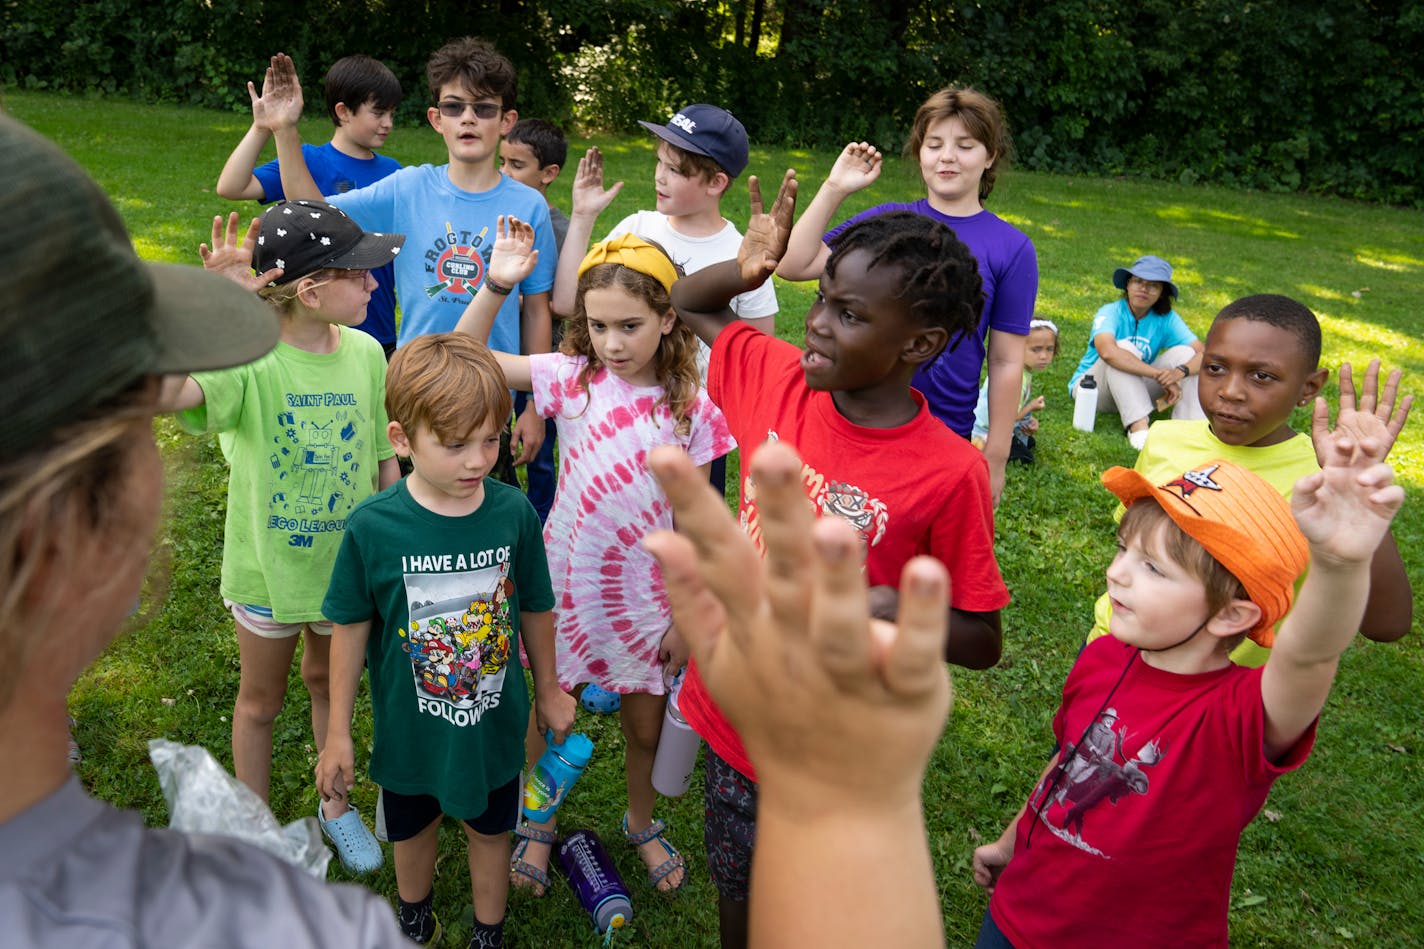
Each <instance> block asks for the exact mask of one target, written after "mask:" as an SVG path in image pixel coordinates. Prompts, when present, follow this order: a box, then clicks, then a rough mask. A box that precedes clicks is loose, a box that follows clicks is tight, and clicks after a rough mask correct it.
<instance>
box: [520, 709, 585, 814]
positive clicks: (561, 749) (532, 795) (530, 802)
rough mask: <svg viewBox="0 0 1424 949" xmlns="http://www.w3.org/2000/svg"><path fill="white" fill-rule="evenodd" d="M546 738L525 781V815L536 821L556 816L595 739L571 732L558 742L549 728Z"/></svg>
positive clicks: (582, 767) (577, 777) (581, 770)
mask: <svg viewBox="0 0 1424 949" xmlns="http://www.w3.org/2000/svg"><path fill="white" fill-rule="evenodd" d="M544 740H545V741H547V742H548V747H547V748H545V749H544V754H543V755H541V756H540V757H539V761H538V763H537V764H535V765H534V770H533V771H531V772H529V778H528V780H526V781H525V782H524V816H525V817H526V818H528V819H529V820H531V821H533V822H535V823H536V824H537V823H543V822H544V821H546V820H548V819H549V818H551V817H553V816H554V812H555V811H557V810H558V809H559V805H560V804H562V803H563V802H564V798H565V797H567V796H568V793H569V789H570V788H572V787H573V786H574V782H575V781H577V780H578V779H579V775H581V774H583V769H584V766H585V765H587V764H588V759H589V758H591V757H592V756H593V742H592V741H591V740H589V737H588V736H587V735H570V736H569V737H568V738H566V739H565V740H564V742H563V743H562V744H559V743H558V742H555V741H554V733H553V731H552V730H550V731H548V732H546V733H545V735H544Z"/></svg>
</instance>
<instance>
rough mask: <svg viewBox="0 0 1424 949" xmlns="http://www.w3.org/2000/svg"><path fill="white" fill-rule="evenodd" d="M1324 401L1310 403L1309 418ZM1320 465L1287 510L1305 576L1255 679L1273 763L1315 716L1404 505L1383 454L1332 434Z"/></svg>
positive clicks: (1376, 446) (1380, 448) (1374, 445)
mask: <svg viewBox="0 0 1424 949" xmlns="http://www.w3.org/2000/svg"><path fill="white" fill-rule="evenodd" d="M1324 401H1325V400H1324V399H1317V400H1316V412H1317V413H1319V412H1320V411H1322V409H1321V403H1323V402H1324ZM1317 450H1321V451H1323V454H1324V460H1325V464H1324V465H1323V466H1322V468H1321V470H1320V471H1317V472H1316V473H1315V474H1311V475H1307V476H1306V477H1304V478H1301V479H1300V480H1299V481H1297V482H1296V484H1295V492H1294V494H1292V496H1291V510H1292V512H1293V513H1294V514H1295V519H1296V523H1297V524H1298V525H1299V526H1300V530H1301V533H1303V534H1304V535H1305V538H1306V540H1308V541H1309V542H1310V572H1309V573H1307V574H1306V577H1305V584H1304V586H1302V587H1301V590H1300V596H1299V597H1297V598H1296V602H1295V606H1294V608H1293V609H1292V610H1291V611H1290V614H1289V615H1288V616H1287V617H1286V620H1285V623H1283V624H1282V626H1281V630H1280V632H1279V633H1278V634H1277V636H1276V641H1275V645H1274V647H1273V648H1272V649H1271V657H1270V659H1269V660H1267V662H1266V668H1265V670H1264V671H1263V672H1262V674H1261V702H1262V705H1263V707H1264V709H1265V716H1266V735H1265V753H1266V757H1267V758H1268V759H1269V760H1272V761H1275V760H1278V759H1279V758H1280V757H1281V756H1282V755H1283V754H1285V753H1286V752H1287V751H1289V750H1290V749H1291V747H1292V746H1294V745H1295V743H1296V742H1297V741H1299V740H1300V737H1301V735H1303V734H1304V733H1305V730H1306V729H1307V728H1309V727H1310V723H1311V722H1313V721H1314V720H1315V718H1316V717H1317V716H1318V715H1319V714H1320V710H1321V708H1323V707H1324V705H1325V699H1326V698H1327V697H1328V696H1329V694H1330V686H1331V684H1332V683H1333V682H1334V680H1335V671H1336V668H1337V667H1338V666H1339V662H1340V655H1341V654H1342V653H1343V652H1344V651H1345V649H1346V648H1347V647H1348V646H1349V645H1350V640H1351V639H1352V638H1354V635H1355V630H1356V629H1358V628H1359V625H1360V616H1361V614H1362V613H1363V612H1364V607H1365V598H1366V596H1368V594H1369V587H1370V559H1371V557H1372V556H1373V555H1374V552H1375V549H1376V548H1377V547H1379V544H1380V540H1381V539H1382V538H1383V537H1384V536H1385V534H1386V533H1387V532H1388V531H1389V523H1390V521H1391V520H1392V519H1393V518H1394V515H1395V512H1396V511H1398V510H1399V506H1400V505H1401V504H1402V503H1404V489H1403V488H1401V487H1400V486H1399V485H1396V484H1393V483H1392V481H1393V478H1394V472H1393V471H1392V470H1391V469H1390V467H1389V465H1387V464H1385V463H1384V462H1383V461H1382V459H1383V458H1384V453H1385V446H1384V445H1383V444H1382V443H1381V442H1380V441H1377V440H1373V439H1367V440H1364V441H1356V440H1355V439H1354V438H1352V437H1351V436H1349V435H1347V434H1345V433H1343V432H1339V431H1336V432H1333V433H1331V434H1329V435H1328V436H1326V437H1325V438H1324V439H1322V443H1319V444H1317Z"/></svg>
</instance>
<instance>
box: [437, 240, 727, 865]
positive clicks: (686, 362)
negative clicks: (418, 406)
mask: <svg viewBox="0 0 1424 949" xmlns="http://www.w3.org/2000/svg"><path fill="white" fill-rule="evenodd" d="M533 239H534V235H533V230H532V228H530V227H529V225H528V224H526V223H524V222H522V221H518V220H513V219H510V220H505V219H501V221H500V223H499V231H498V239H497V240H496V241H495V245H494V254H493V256H492V257H491V258H490V270H489V277H488V278H487V279H486V281H485V284H484V286H483V287H482V288H481V289H480V291H479V293H478V294H477V295H476V296H475V299H474V301H473V302H472V303H471V304H470V306H469V307H468V308H467V310H466V311H465V315H464V316H463V317H461V320H460V323H459V325H458V327H457V330H458V331H463V332H468V333H470V334H472V335H473V336H474V337H475V338H477V339H482V338H483V337H484V336H485V335H487V334H488V333H489V327H490V322H491V321H492V320H493V318H494V313H495V312H496V310H497V308H498V289H497V288H498V287H500V286H512V285H513V284H514V283H517V282H518V281H519V280H520V279H522V275H523V273H527V271H528V270H529V269H530V268H532V267H533V266H534V265H535V259H536V258H537V252H536V251H535V250H534V244H533ZM677 279H678V273H677V269H676V268H675V267H674V266H673V263H672V261H671V260H669V259H668V256H667V254H665V253H664V252H663V251H662V249H661V248H659V247H657V246H655V245H653V244H650V243H649V242H647V241H645V240H642V239H641V238H639V237H636V236H634V235H632V234H623V235H620V236H618V237H615V238H613V239H611V240H607V241H604V242H603V243H601V244H596V245H594V247H593V249H592V250H590V251H589V252H588V254H587V255H586V256H585V257H584V259H583V262H582V263H581V264H580V266H579V271H578V291H577V296H576V300H575V308H574V316H573V317H572V318H571V319H570V320H569V321H568V324H567V331H566V333H565V335H564V340H563V342H562V343H561V344H560V351H559V352H557V353H548V354H540V355H533V356H513V355H508V354H506V353H499V352H496V353H495V358H496V359H498V360H499V364H500V367H501V368H502V369H503V370H504V373H505V377H506V379H507V380H508V382H509V384H510V385H511V386H513V387H514V388H516V389H528V390H530V391H532V392H533V398H534V404H535V406H536V408H537V409H538V411H539V414H540V415H542V416H544V417H546V418H548V417H552V418H553V419H554V421H555V424H556V425H557V426H558V434H559V444H560V446H561V450H560V463H559V485H558V491H557V493H556V494H555V498H554V507H553V510H552V511H550V513H549V520H548V523H547V525H546V526H545V529H544V540H545V544H546V546H547V548H548V551H549V568H550V573H551V574H552V577H553V582H554V585H555V588H556V589H557V590H558V591H559V598H558V602H559V604H560V609H559V612H558V621H557V643H558V649H557V657H558V670H559V683H560V685H561V686H562V687H563V688H565V689H573V688H575V687H577V686H580V685H586V684H588V683H593V684H595V685H597V686H599V687H600V688H602V689H605V690H608V691H611V692H614V693H618V694H619V695H620V696H621V699H620V710H619V718H620V722H621V725H622V729H623V735H624V737H625V739H626V746H625V752H624V771H625V773H626V779H627V789H628V810H627V813H626V814H625V815H624V818H623V832H624V834H625V836H626V837H627V838H628V840H629V842H631V843H633V844H634V845H636V846H637V847H638V848H639V853H640V855H641V856H642V859H643V862H644V863H646V864H647V866H648V869H649V880H650V882H651V883H652V884H653V885H654V886H655V887H657V888H658V889H660V890H674V889H677V888H679V887H680V886H682V884H683V882H684V881H685V879H686V870H685V866H684V863H683V858H682V855H681V854H679V853H678V851H677V850H676V848H674V847H673V845H672V844H671V843H669V842H668V841H667V839H666V838H665V837H664V836H663V828H664V825H663V822H662V821H660V820H655V819H654V818H653V807H654V804H655V802H656V793H655V792H654V790H653V785H652V767H653V757H654V755H655V753H656V751H657V745H658V736H659V733H660V731H661V728H662V721H663V708H664V705H665V704H666V701H667V699H666V691H667V689H666V686H665V684H664V683H665V680H666V679H667V678H670V676H671V674H672V673H674V672H676V671H677V670H679V669H680V668H682V666H683V665H684V664H685V663H686V661H687V647H686V645H685V644H684V643H683V641H682V638H681V637H680V636H679V635H678V633H677V631H676V629H675V628H674V626H673V624H672V621H671V615H670V612H669V607H668V603H667V596H666V594H665V592H664V590H663V585H662V578H661V575H660V574H659V572H658V569H657V565H656V564H655V563H654V561H653V558H652V556H651V555H650V554H649V553H648V552H647V551H645V550H644V549H643V547H642V544H641V540H642V538H643V537H644V536H646V535H647V534H648V533H649V532H651V531H654V530H658V529H661V528H668V527H671V526H672V513H671V510H670V509H669V507H668V504H667V498H666V497H665V496H664V495H663V492H662V490H661V489H660V488H659V487H658V485H657V483H656V481H654V480H653V476H652V475H651V474H650V473H649V472H648V470H647V467H646V464H647V457H648V453H649V452H651V451H652V450H653V449H655V448H657V447H658V446H660V445H674V446H677V447H679V448H681V449H683V450H684V451H686V452H687V454H688V455H689V457H690V458H691V460H692V463H693V464H695V465H698V466H700V467H702V468H703V469H706V467H707V466H708V465H709V464H710V463H711V461H712V460H713V459H714V458H717V457H720V456H722V455H724V454H726V453H727V452H728V451H729V450H730V449H731V447H732V442H731V438H730V436H729V435H728V432H727V425H726V422H725V421H724V420H723V418H722V414H721V412H719V411H718V409H717V407H716V406H715V405H713V404H712V402H711V400H710V399H708V397H707V394H706V392H704V391H703V389H702V388H701V386H700V384H699V382H698V376H697V363H696V352H697V340H696V338H695V337H694V336H693V335H692V331H691V330H690V329H688V328H687V327H686V326H685V325H684V324H682V323H681V322H679V321H678V319H677V316H676V314H675V313H674V312H673V309H672V303H671V300H670V296H669V295H670V292H671V290H672V287H673V284H674V282H675V281H676V280H677ZM704 473H705V471H704ZM541 745H542V739H541V738H540V737H539V736H538V734H537V732H535V733H534V734H531V736H530V748H529V750H528V756H529V758H530V760H533V759H535V758H537V757H538V755H539V753H540V752H541V751H542V747H541ZM554 831H555V821H553V820H550V821H549V822H547V823H544V824H531V823H525V824H521V825H520V827H519V829H518V830H517V831H516V833H517V834H518V835H519V837H520V838H521V840H520V841H519V844H518V847H517V849H516V851H515V853H514V863H513V867H512V873H513V877H514V882H515V883H516V884H519V885H528V886H530V887H531V888H533V889H534V890H535V891H536V892H537V893H543V891H544V889H545V888H546V887H547V886H548V876H547V873H546V869H547V867H548V862H549V851H550V846H551V845H552V844H553V842H554Z"/></svg>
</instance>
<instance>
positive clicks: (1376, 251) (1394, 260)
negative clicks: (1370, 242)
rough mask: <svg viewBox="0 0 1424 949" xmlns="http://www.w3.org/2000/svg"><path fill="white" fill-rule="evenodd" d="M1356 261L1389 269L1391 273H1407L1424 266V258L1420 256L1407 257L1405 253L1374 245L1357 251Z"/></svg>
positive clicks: (1379, 268)
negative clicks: (1391, 251)
mask: <svg viewBox="0 0 1424 949" xmlns="http://www.w3.org/2000/svg"><path fill="white" fill-rule="evenodd" d="M1355 262H1356V263H1359V264H1364V265H1365V266H1366V267H1374V268H1376V269H1377V270H1388V271H1390V272H1391V273H1405V272H1407V271H1410V270H1418V269H1420V268H1421V267H1424V260H1420V259H1419V258H1418V257H1406V256H1405V255H1404V254H1398V253H1390V252H1389V251H1387V250H1383V249H1381V248H1378V247H1372V248H1370V249H1369V250H1368V251H1366V250H1363V249H1362V250H1359V251H1357V252H1356V253H1355Z"/></svg>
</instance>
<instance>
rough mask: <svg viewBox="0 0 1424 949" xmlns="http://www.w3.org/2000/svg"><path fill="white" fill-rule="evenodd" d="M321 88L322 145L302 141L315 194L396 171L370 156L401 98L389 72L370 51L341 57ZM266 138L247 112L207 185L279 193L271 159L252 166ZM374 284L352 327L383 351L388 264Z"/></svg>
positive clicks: (266, 197) (268, 195)
mask: <svg viewBox="0 0 1424 949" xmlns="http://www.w3.org/2000/svg"><path fill="white" fill-rule="evenodd" d="M324 86H325V91H326V111H327V114H328V115H330V116H331V123H332V125H334V126H335V127H336V128H335V131H333V132H332V135H331V141H329V142H327V143H326V144H325V145H303V146H302V155H303V157H304V158H305V159H306V163H307V167H308V168H309V169H310V170H311V174H312V180H314V181H315V182H316V186H317V188H319V189H320V190H321V194H322V195H323V196H327V195H333V194H344V193H345V192H347V191H351V190H352V189H354V188H364V187H365V186H366V185H369V184H372V183H374V182H377V181H380V180H381V179H382V178H384V177H386V176H387V175H390V174H393V173H395V172H397V171H399V170H400V162H398V161H396V160H395V159H394V158H390V157H388V156H386V155H378V154H376V151H377V150H378V149H380V148H382V147H383V146H384V145H385V144H386V136H388V135H389V134H390V133H391V127H392V120H393V116H394V114H395V109H396V106H398V105H400V101H401V99H402V97H403V93H402V92H401V85H400V80H399V79H397V78H396V76H395V73H393V72H391V71H390V69H388V68H387V67H386V66H385V64H384V63H381V62H380V61H378V60H375V59H372V58H371V57H370V56H362V55H355V56H343V57H342V58H341V59H338V60H337V61H336V62H334V63H332V65H331V69H329V70H327V73H326V81H325V83H324ZM247 91H248V93H249V94H250V95H251V96H252V97H253V99H254V103H253V104H254V105H256V101H255V100H256V99H257V98H258V96H257V90H256V87H255V86H253V84H252V83H250V82H249V83H248V84H247ZM271 137H272V132H271V130H270V129H268V128H267V127H266V126H264V125H261V124H259V123H258V122H257V121H256V120H255V118H254V121H253V123H252V126H251V127H250V128H249V129H248V130H247V134H246V135H244V136H243V137H242V141H240V142H238V143H237V146H236V147H235V148H234V149H233V150H232V154H231V155H229V156H228V159H227V162H226V163H225V164H224V165H223V168H222V172H221V173H220V174H219V175H218V183H217V187H216V189H215V190H216V191H217V193H218V195H219V196H220V197H223V198H227V199H228V200H229V201H261V202H263V203H264V204H265V203H267V202H270V201H281V200H282V199H283V198H285V197H286V194H285V193H284V192H283V191H282V172H281V168H280V167H279V166H278V164H277V160H276V159H275V158H274V159H273V160H271V161H269V162H267V163H266V164H265V165H260V166H259V165H258V164H257V159H258V158H260V157H261V155H262V150H263V149H264V148H265V147H266V146H267V142H268V140H269V139H270V138H271ZM376 283H377V287H376V291H375V292H374V293H373V294H372V295H371V304H370V306H369V307H367V313H366V320H365V322H363V323H362V324H361V325H360V326H358V327H356V328H357V329H359V330H361V331H363V332H366V333H370V334H371V335H372V336H374V337H375V338H376V341H377V342H379V343H380V344H381V346H382V347H384V348H385V351H386V355H387V356H388V357H389V356H390V354H391V353H392V352H393V351H394V350H395V347H396V295H395V285H396V284H395V271H394V270H393V269H392V267H391V266H390V265H389V264H387V265H386V266H384V267H381V268H380V269H379V270H378V271H377V273H376Z"/></svg>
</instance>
